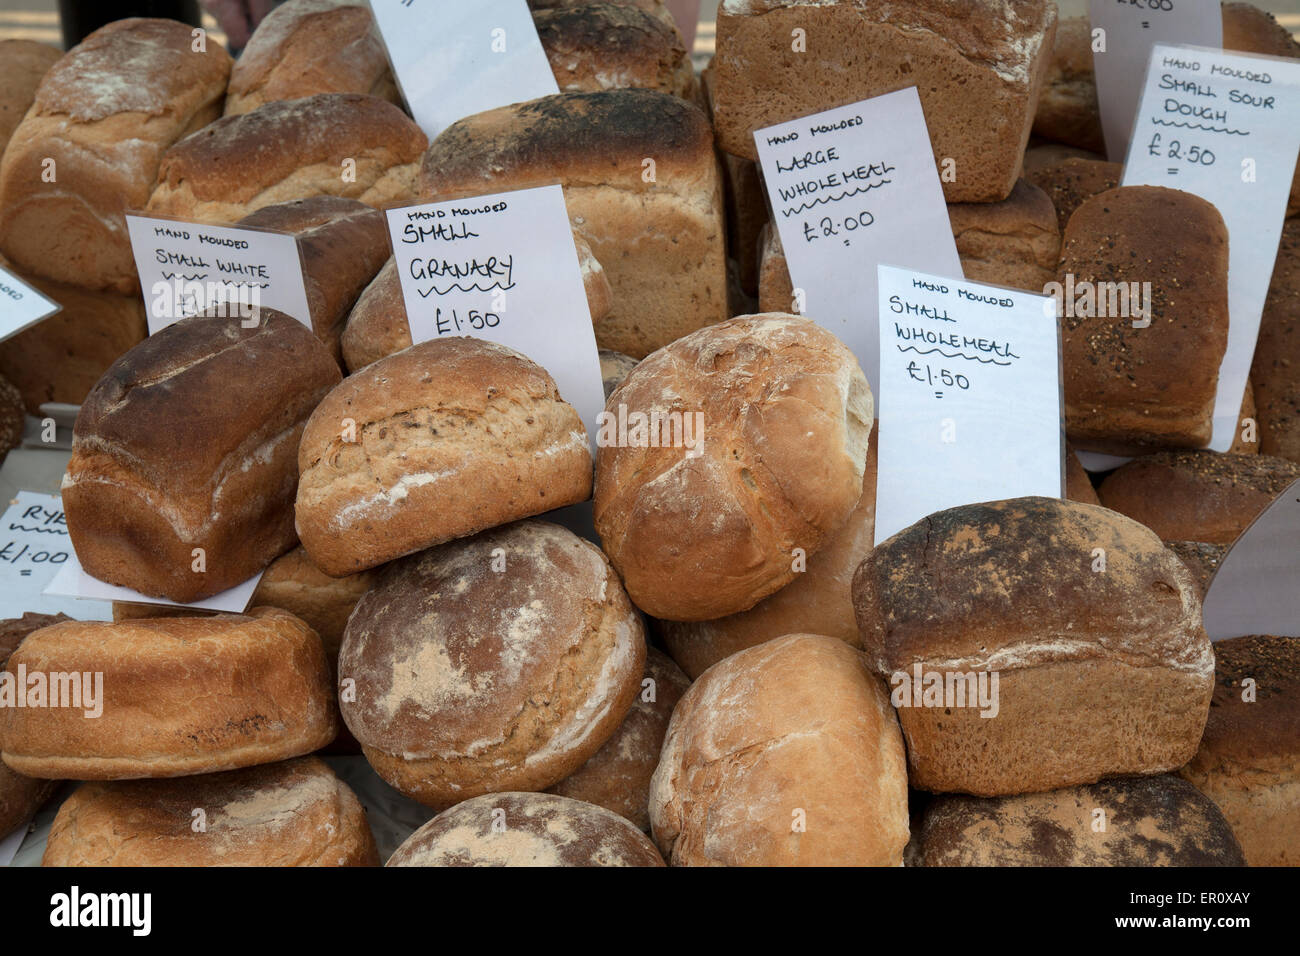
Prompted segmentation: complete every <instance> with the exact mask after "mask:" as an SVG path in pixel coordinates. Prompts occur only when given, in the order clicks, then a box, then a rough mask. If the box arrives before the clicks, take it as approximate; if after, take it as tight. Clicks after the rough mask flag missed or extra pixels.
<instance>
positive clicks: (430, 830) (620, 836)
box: [387, 793, 664, 867]
mask: <svg viewBox="0 0 1300 956" xmlns="http://www.w3.org/2000/svg"><path fill="white" fill-rule="evenodd" d="M387 865H388V866H531V867H549V866H658V867H662V866H663V865H664V861H663V858H662V857H660V856H659V852H658V851H657V850H656V849H655V847H654V844H653V843H651V842H650V840H649V839H647V838H646V836H645V834H644V833H641V832H640V831H639V830H637V829H636V827H634V826H632V825H631V824H630V823H628V822H627V821H626V820H624V819H623V818H622V817H620V816H618V815H617V814H615V813H611V812H610V811H608V810H605V809H603V808H602V807H595V806H592V805H591V804H589V803H582V802H581V801H579V800H570V799H568V798H566V797H557V796H552V795H551V794H547V793H489V794H487V795H486V796H482V797H476V798H475V799H472V800H466V801H465V802H464V803H460V804H457V805H456V806H454V807H452V808H451V809H450V810H447V811H445V812H443V813H440V814H438V816H436V817H434V818H433V819H432V820H430V821H429V822H428V823H426V824H425V825H424V826H422V827H420V829H418V830H416V831H415V832H414V833H412V834H411V836H410V838H409V839H407V841H406V842H405V843H403V844H402V845H401V846H399V847H398V848H397V852H396V853H394V854H393V855H392V856H391V857H390V858H389V860H388V863H387Z"/></svg>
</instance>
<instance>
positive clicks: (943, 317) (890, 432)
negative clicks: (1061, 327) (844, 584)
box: [875, 265, 1064, 544]
mask: <svg viewBox="0 0 1300 956" xmlns="http://www.w3.org/2000/svg"><path fill="white" fill-rule="evenodd" d="M879 271H880V293H879V294H880V342H881V355H880V391H879V393H878V395H877V403H878V406H877V407H878V409H879V412H878V415H879V419H880V421H879V424H878V426H877V435H876V438H875V440H876V441H877V442H879V446H878V451H879V467H878V477H877V481H876V544H879V543H880V542H881V541H884V540H885V539H886V538H888V537H890V536H892V535H894V534H896V533H897V532H899V531H901V530H902V529H904V528H906V527H907V526H908V525H911V524H913V523H914V522H916V521H919V520H920V519H921V518H924V517H925V516H926V515H928V514H933V513H934V512H936V511H941V510H943V509H944V508H952V507H956V506H957V505H964V504H973V503H975V502H979V501H996V500H999V499H1002V498H1018V497H1022V496H1025V495H1040V496H1043V497H1049V498H1059V497H1061V494H1062V491H1063V479H1064V458H1063V438H1062V427H1061V346H1060V336H1059V333H1058V328H1057V322H1056V303H1055V300H1053V299H1051V298H1049V297H1047V296H1041V295H1033V294H1032V293H1029V292H1021V291H1019V290H1015V289H1004V288H1001V287H999V286H991V285H983V284H982V283H977V282H967V281H965V280H963V279H949V278H945V277H942V276H936V275H929V274H926V273H922V272H915V271H912V270H910V269H898V268H894V267H892V266H883V265H882V266H880V267H879Z"/></svg>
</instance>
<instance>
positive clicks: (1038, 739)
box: [853, 498, 1214, 796]
mask: <svg viewBox="0 0 1300 956" xmlns="http://www.w3.org/2000/svg"><path fill="white" fill-rule="evenodd" d="M853 602H854V606H855V608H856V609H857V618H858V627H859V631H860V632H861V635H862V644H863V648H864V649H865V651H866V653H867V655H868V657H869V658H870V659H871V663H872V666H873V667H874V668H875V671H876V673H877V674H879V675H880V676H881V677H883V678H884V679H885V680H887V681H888V682H889V684H890V687H891V688H892V690H891V700H892V701H893V703H894V706H895V708H896V709H897V711H898V716H899V720H900V721H901V722H902V726H903V734H904V736H905V737H906V738H907V751H908V760H909V761H910V766H911V774H910V779H911V782H912V786H914V787H917V788H918V789H922V790H930V791H934V792H959V793H971V794H975V795H977V796H1002V795H1007V794H1016V793H1033V792H1037V791H1043V790H1053V789H1056V788H1059V787H1068V786H1073V785H1075V784H1080V783H1092V782H1095V781H1096V780H1098V779H1100V778H1102V777H1106V776H1113V775H1118V774H1152V773H1163V772H1165V771H1168V770H1173V769H1176V768H1177V767H1179V766H1181V765H1182V764H1184V763H1186V762H1187V760H1188V759H1189V758H1190V757H1191V755H1192V754H1193V753H1194V752H1195V750H1196V743H1197V741H1198V740H1199V739H1200V735H1201V730H1202V728H1203V727H1204V726H1205V715H1206V711H1207V710H1208V708H1209V700H1210V691H1211V684H1212V683H1213V669H1214V655H1213V654H1212V652H1211V650H1210V642H1209V639H1208V638H1207V637H1206V635H1205V630H1204V628H1203V627H1202V624H1201V602H1200V598H1199V596H1198V595H1197V593H1196V586H1195V584H1194V583H1193V581H1192V576H1191V574H1190V573H1189V572H1188V570H1187V568H1186V567H1184V566H1183V564H1182V562H1181V561H1179V560H1178V558H1176V557H1175V556H1174V555H1173V553H1172V552H1170V551H1169V550H1168V549H1167V548H1165V546H1164V544H1163V543H1162V542H1161V541H1160V539H1159V538H1157V537H1156V536H1155V534H1153V533H1152V532H1151V531H1150V530H1148V529H1146V528H1143V527H1142V526H1141V525H1139V524H1137V523H1136V522H1134V521H1131V520H1129V519H1127V518H1125V517H1124V516H1123V515H1119V514H1116V513H1115V512H1112V511H1108V510H1106V509H1105V508H1099V507H1096V506H1093V505H1084V504H1078V503H1076V502H1068V501H1059V500H1056V499H1053V498H1015V499H1011V500H1009V501H995V502H989V503H984V504H974V505H963V506H961V507H957V508H949V509H947V510H945V511H940V512H937V513H935V514H932V515H929V516H928V517H926V518H923V519H922V520H920V521H918V522H916V523H915V524H913V525H911V526H910V527H908V528H905V529H904V530H903V531H900V532H899V533H898V534H896V535H894V536H893V537H892V538H889V539H888V540H886V541H884V542H882V543H881V544H880V545H878V546H877V547H876V549H875V550H874V551H872V552H871V553H870V554H869V555H867V558H866V560H864V561H863V562H862V565H861V567H859V568H858V571H857V574H856V575H855V576H854V579H853ZM995 681H996V683H995Z"/></svg>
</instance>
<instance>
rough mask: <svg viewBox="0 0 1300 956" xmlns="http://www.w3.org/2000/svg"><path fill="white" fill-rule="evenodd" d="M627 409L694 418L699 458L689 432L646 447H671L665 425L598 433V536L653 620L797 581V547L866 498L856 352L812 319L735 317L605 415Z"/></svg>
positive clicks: (744, 604)
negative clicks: (699, 421)
mask: <svg viewBox="0 0 1300 956" xmlns="http://www.w3.org/2000/svg"><path fill="white" fill-rule="evenodd" d="M623 409H625V410H626V412H627V415H628V416H631V415H633V414H636V413H640V414H641V415H644V416H646V417H647V420H652V417H653V416H655V415H662V416H665V417H664V419H663V420H665V421H670V419H668V418H667V416H669V415H673V414H676V415H677V416H678V417H683V416H685V417H684V418H683V421H684V422H694V421H695V420H696V416H700V415H702V417H703V428H702V431H701V434H699V435H695V436H694V438H695V447H694V448H693V449H690V448H686V447H685V442H684V441H683V440H680V439H681V437H682V436H684V435H685V429H684V428H681V429H678V431H679V432H680V435H679V436H678V440H676V443H675V444H676V446H675V447H651V446H653V445H656V444H659V445H662V444H664V443H665V442H664V441H663V439H664V438H667V439H668V442H667V444H669V445H672V444H673V443H674V439H673V436H672V435H671V434H669V435H664V434H663V431H665V430H666V429H662V430H659V431H657V432H656V434H654V435H643V436H642V437H640V438H637V437H636V436H637V433H636V432H635V431H634V430H633V428H632V427H631V426H629V428H628V432H627V435H626V436H617V435H614V436H604V430H603V429H602V438H601V441H600V443H601V446H602V447H601V448H600V449H599V451H598V452H597V455H596V491H595V519H596V529H597V531H599V533H600V538H601V542H602V544H603V545H604V547H605V551H606V553H607V554H608V555H609V557H610V560H611V561H613V562H614V566H615V567H616V568H618V570H619V573H620V574H621V575H622V576H623V580H624V582H625V583H626V585H627V589H628V593H629V594H630V595H631V596H632V600H633V601H634V602H635V603H636V605H637V606H638V607H640V608H641V609H642V610H643V611H645V612H646V613H648V614H652V615H654V616H655V617H659V618H666V619H668V620H675V621H701V620H708V619H709V618H715V617H722V616H723V615H726V614H734V613H736V612H737V611H743V610H746V609H747V608H751V607H753V606H754V605H755V604H757V603H758V602H759V601H760V600H762V599H763V598H765V597H767V596H768V595H769V594H771V593H772V592H774V591H777V590H779V589H780V588H782V587H784V586H785V585H787V584H789V583H790V582H791V581H792V580H794V578H795V575H796V573H797V572H796V571H795V567H796V566H797V562H798V558H799V555H798V554H796V550H795V549H802V551H803V553H804V556H805V557H807V556H811V555H813V554H815V553H816V552H817V551H818V550H819V549H820V548H821V547H822V546H823V545H824V544H825V543H826V540H827V538H828V537H829V536H830V535H831V534H832V533H833V532H834V530H835V529H836V528H838V527H840V526H841V525H842V524H843V523H844V521H845V519H846V518H848V516H849V512H851V511H852V510H853V506H854V505H855V504H857V502H858V499H859V497H861V494H862V473H863V469H864V467H865V464H866V457H867V445H868V435H869V434H870V432H871V425H872V401H871V389H870V388H869V387H868V385H867V379H866V377H865V376H864V375H863V374H862V369H861V368H859V367H858V362H857V360H856V359H855V358H854V357H853V353H852V352H850V351H849V350H848V349H847V348H846V347H845V346H844V344H843V343H842V342H840V340H839V339H837V338H836V337H835V336H834V335H832V334H831V333H830V332H827V331H826V330H825V329H823V328H821V327H820V326H818V325H817V324H816V323H815V322H812V321H810V320H809V319H802V318H798V317H797V316H793V315H782V314H779V313H770V314H762V315H751V316H741V317H740V318H736V319H732V320H730V321H728V322H723V323H721V324H720V325H715V326H711V327H709V328H706V329H701V330H700V331H698V332H694V333H692V334H691V335H688V336H686V337H685V338H682V339H678V340H677V341H676V342H674V343H672V344H671V345H668V346H666V347H664V348H662V349H660V350H659V351H658V352H656V353H654V354H653V355H651V356H649V357H648V358H646V359H645V360H644V361H642V362H641V363H640V364H639V365H638V366H637V367H636V369H635V370H634V371H633V372H632V373H631V374H630V375H628V377H627V379H626V380H624V382H623V384H622V385H620V386H619V387H618V389H616V390H615V391H614V394H613V395H611V396H610V398H609V402H608V404H607V405H606V410H607V411H608V412H610V413H611V414H617V416H618V417H619V418H622V417H623V415H622V412H621V410H623ZM628 421H629V423H630V422H631V419H630V418H629V419H628ZM607 438H609V439H611V440H606V439H607ZM623 439H626V440H623ZM620 441H622V444H624V445H625V446H626V447H619V442H620Z"/></svg>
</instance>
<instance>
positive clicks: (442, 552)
mask: <svg viewBox="0 0 1300 956" xmlns="http://www.w3.org/2000/svg"><path fill="white" fill-rule="evenodd" d="M644 667H645V638H644V634H643V631H642V627H641V622H640V620H639V618H638V617H637V614H636V611H635V609H633V607H632V605H631V603H630V602H629V601H628V599H627V595H626V594H625V593H624V592H623V589H622V587H621V586H620V585H619V582H618V577H617V575H615V574H614V571H613V569H612V568H611V567H610V565H609V562H608V561H606V560H605V556H604V555H602V554H601V553H600V550H599V549H598V548H596V546H595V545H592V544H590V543H588V542H586V541H584V540H582V539H581V538H579V537H578V536H577V535H575V534H573V532H571V531H568V530H566V529H564V528H561V527H560V526H559V525H553V524H550V523H547V522H541V521H528V522H520V523H517V524H513V525H507V526H506V527H503V528H497V529H494V530H492V531H488V532H485V533H484V534H481V535H478V536H476V537H473V538H469V539H467V540H464V541H455V542H452V543H450V544H446V545H443V546H442V547H439V548H434V549H431V550H429V551H425V552H423V553H421V554H418V555H413V556H411V557H410V558H407V559H405V560H402V561H399V562H396V563H394V564H393V565H391V566H390V567H389V568H386V569H385V570H384V572H383V573H382V576H381V577H380V580H379V582H378V583H377V584H376V585H375V587H374V588H372V589H371V590H370V591H369V592H368V593H367V594H366V595H365V597H363V598H362V599H361V601H360V603H359V604H358V605H357V608H356V610H355V611H354V612H353V614H352V618H351V620H349V621H348V626H347V630H346V632H345V634H344V638H343V648H342V651H341V652H340V655H339V678H340V680H341V681H343V682H345V684H349V686H351V687H353V688H354V690H352V691H351V692H345V693H344V694H343V695H342V696H341V703H342V707H343V718H344V720H345V721H347V725H348V728H349V729H350V730H351V731H352V733H353V735H354V736H355V737H356V738H357V740H359V741H360V742H361V745H362V748H363V750H364V752H365V755H366V759H367V760H369V761H370V764H371V766H373V767H374V768H375V771H376V772H377V773H378V774H379V775H380V776H381V777H383V778H384V780H386V781H387V782H388V783H389V784H391V785H392V786H393V787H395V788H396V789H397V790H399V791H401V792H402V793H404V794H405V795H407V796H408V797H411V798H412V799H415V800H419V801H420V802H421V803H424V804H427V805H429V806H431V807H434V808H435V809H439V810H441V809H444V808H446V807H449V806H451V805H452V804H455V803H458V802H459V801H461V800H466V799H469V798H470V797H476V796H479V795H480V794H484V793H492V792H496V791H502V790H541V789H543V788H545V787H549V786H551V785H552V784H554V783H556V782H558V781H560V780H562V779H564V778H565V777H567V776H568V775H569V774H570V773H572V772H573V771H575V770H577V769H578V768H579V767H580V766H582V764H583V763H584V762H585V761H586V760H587V759H588V758H589V757H591V755H592V754H594V753H595V752H596V751H597V750H598V749H599V748H600V746H601V744H603V743H604V742H605V741H606V740H608V739H609V737H610V736H611V735H612V734H613V733H614V732H615V731H616V730H617V729H618V726H619V724H620V723H621V722H622V721H623V719H624V717H626V716H627V713H628V710H629V709H630V708H631V706H632V702H633V700H634V699H635V697H636V695H637V694H638V693H639V691H640V689H641V675H642V671H643V669H644Z"/></svg>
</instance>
